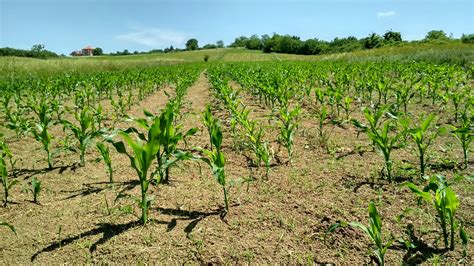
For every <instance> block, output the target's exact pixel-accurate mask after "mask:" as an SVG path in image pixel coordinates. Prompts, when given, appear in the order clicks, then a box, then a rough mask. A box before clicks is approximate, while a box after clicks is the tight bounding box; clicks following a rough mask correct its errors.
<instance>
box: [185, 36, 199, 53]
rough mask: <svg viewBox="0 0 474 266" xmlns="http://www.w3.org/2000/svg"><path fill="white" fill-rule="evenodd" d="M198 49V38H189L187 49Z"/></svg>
mask: <svg viewBox="0 0 474 266" xmlns="http://www.w3.org/2000/svg"><path fill="white" fill-rule="evenodd" d="M197 49H199V45H198V40H196V39H194V38H193V39H189V40H188V41H187V42H186V50H188V51H193V50H197Z"/></svg>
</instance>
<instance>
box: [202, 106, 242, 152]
mask: <svg viewBox="0 0 474 266" xmlns="http://www.w3.org/2000/svg"><path fill="white" fill-rule="evenodd" d="M202 121H203V123H204V126H205V127H206V128H207V132H208V133H209V143H211V151H212V149H213V145H212V129H213V128H214V127H215V123H216V122H217V119H214V117H213V116H212V110H211V105H210V104H207V105H206V109H204V112H203V114H202ZM233 121H235V120H233Z"/></svg>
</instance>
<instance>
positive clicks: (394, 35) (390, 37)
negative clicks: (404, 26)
mask: <svg viewBox="0 0 474 266" xmlns="http://www.w3.org/2000/svg"><path fill="white" fill-rule="evenodd" d="M383 39H384V41H385V42H387V43H396V42H401V41H402V34H401V33H400V32H396V31H392V30H389V31H387V32H385V34H384V35H383Z"/></svg>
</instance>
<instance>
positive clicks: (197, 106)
mask: <svg viewBox="0 0 474 266" xmlns="http://www.w3.org/2000/svg"><path fill="white" fill-rule="evenodd" d="M168 89H169V90H171V89H170V88H168ZM236 89H238V88H237V87H236ZM242 95H243V99H242V100H243V102H244V103H245V104H246V105H248V107H249V108H250V109H251V110H253V112H254V114H252V118H254V119H257V120H258V121H260V124H261V125H265V126H269V125H272V127H268V128H267V133H266V139H268V140H269V141H270V143H271V145H272V147H273V150H274V151H275V153H276V154H277V157H278V158H279V161H280V163H275V165H274V166H273V167H272V169H271V171H270V174H269V176H268V178H262V173H263V172H264V171H263V169H260V170H258V169H256V168H255V167H249V166H248V163H247V159H246V157H245V155H246V153H242V152H239V151H236V150H234V148H233V147H232V146H233V145H232V139H231V137H230V132H229V130H228V129H225V132H224V134H225V141H224V152H225V156H226V162H227V165H226V172H227V176H228V177H229V179H231V181H230V183H231V184H232V186H231V189H230V195H231V199H230V202H231V204H230V205H231V206H230V212H229V213H228V214H227V216H226V217H225V219H224V220H221V219H220V218H219V212H220V210H221V209H222V205H223V194H222V189H221V187H220V186H219V184H218V183H217V182H216V180H214V178H213V177H212V174H211V171H210V170H209V169H208V167H207V166H205V165H199V164H198V163H196V162H185V163H182V164H180V167H175V168H173V169H172V171H171V177H170V180H171V183H170V184H168V185H159V186H157V187H155V186H153V187H151V189H150V191H149V193H150V195H153V196H154V201H153V203H152V207H151V209H150V214H149V217H150V219H151V221H150V223H149V224H147V225H146V226H142V225H140V224H139V223H138V217H139V215H140V209H139V208H138V207H137V204H136V202H135V200H134V198H138V197H139V194H140V192H139V184H138V181H137V180H138V179H137V177H136V174H135V172H134V171H133V169H132V168H131V167H130V166H129V161H128V158H126V157H125V156H122V155H119V154H118V153H116V152H113V151H111V152H112V164H113V167H114V178H115V181H116V184H115V186H114V187H111V186H110V184H108V182H107V181H108V177H107V174H106V170H105V166H104V165H103V163H102V162H100V161H99V160H97V158H98V157H99V155H98V153H97V152H96V151H95V150H94V149H90V150H89V152H88V153H87V155H86V159H87V162H86V166H85V167H78V165H77V163H75V162H77V160H78V158H79V156H78V155H77V154H74V153H64V152H63V153H61V154H60V155H57V156H56V157H55V165H56V167H55V168H54V169H53V170H47V169H45V168H46V162H45V161H44V158H45V156H43V155H44V154H43V151H42V150H41V146H40V145H39V144H38V143H37V142H35V141H34V140H33V139H32V138H30V137H28V138H26V139H21V140H18V141H13V140H12V141H11V142H10V143H9V145H10V146H11V148H12V150H13V153H14V154H15V156H18V157H19V158H21V159H22V160H21V161H20V162H19V165H18V167H19V169H20V174H19V177H18V179H19V180H20V184H19V185H17V186H16V187H14V189H13V190H12V192H11V199H10V200H11V203H10V204H9V206H8V207H7V208H0V220H1V221H7V222H9V223H11V224H13V225H14V226H15V228H16V230H17V235H14V234H13V233H10V232H9V231H8V230H7V229H6V228H0V254H1V255H0V263H1V264H29V263H39V264H63V263H72V264H84V263H127V264H137V263H151V262H161V263H164V264H171V263H172V264H177V263H185V262H192V263H206V264H207V263H232V264H234V263H236V264H244V263H249V262H254V263H269V264H270V263H271V264H276V263H281V264H296V263H310V264H311V263H335V264H346V265H352V264H364V263H370V262H372V260H373V257H372V256H371V252H370V250H371V248H372V246H371V244H370V240H369V239H368V237H367V236H365V235H364V234H363V233H362V232H361V231H359V230H357V229H353V228H341V229H338V230H336V232H335V233H333V234H328V235H326V234H325V232H326V230H327V229H328V227H329V226H330V225H331V224H333V223H335V222H337V221H360V222H362V223H364V224H367V221H368V214H367V206H368V204H369V202H370V201H371V200H372V201H374V202H375V203H376V204H377V207H378V209H379V212H380V213H381V215H382V217H383V226H384V234H385V237H386V239H389V238H390V234H392V235H393V237H394V238H395V239H398V238H400V237H404V238H406V234H405V233H404V231H405V230H406V228H407V227H409V226H410V225H413V226H414V228H415V236H416V238H417V239H418V240H419V241H420V243H419V246H420V247H421V248H420V250H419V251H416V252H413V254H412V253H411V252H409V251H407V250H406V248H404V247H403V246H402V245H401V244H400V243H398V242H396V241H395V242H394V245H393V247H392V248H391V249H390V250H389V251H388V253H387V256H386V261H387V262H388V263H389V264H399V263H401V262H402V261H403V260H405V261H406V262H409V263H422V262H428V263H435V262H441V263H457V262H458V260H459V259H460V258H461V251H462V249H461V245H460V243H457V247H456V250H455V251H451V252H446V251H444V250H443V249H442V240H441V239H436V237H437V236H438V235H439V234H440V229H439V226H438V225H437V224H436V223H435V218H434V216H435V214H434V212H433V210H432V209H431V206H427V205H426V204H425V205H422V206H421V207H417V205H416V199H415V197H414V196H413V195H412V194H410V193H409V192H407V190H406V189H405V188H402V187H400V186H399V183H394V184H389V183H387V182H384V181H382V180H381V179H380V178H379V175H380V174H379V172H380V169H381V167H382V165H383V160H382V157H381V156H380V155H379V154H377V153H376V152H373V151H372V150H371V148H370V145H369V144H370V142H369V141H368V140H367V139H366V138H365V137H364V136H359V137H357V132H356V130H355V129H354V128H353V127H352V126H350V125H349V124H345V125H343V127H338V126H332V125H327V128H329V129H330V132H331V135H330V142H329V149H326V148H322V147H321V146H320V145H319V144H318V141H317V137H316V121H315V118H314V117H312V116H311V114H310V112H309V110H305V112H304V113H303V118H302V122H301V124H302V126H301V128H300V129H299V133H298V134H297V137H296V141H295V156H294V163H293V164H292V165H288V164H286V163H285V162H286V151H285V150H284V148H281V149H279V147H278V146H279V144H278V143H277V141H276V139H277V134H278V129H277V128H276V126H275V120H274V119H271V117H270V119H269V116H270V115H271V111H270V109H268V108H266V107H264V106H263V105H261V104H260V103H258V102H257V101H256V100H255V99H253V98H252V97H250V96H249V95H246V94H245V93H243V94H242ZM185 99H186V102H185V105H184V107H183V109H182V111H181V113H180V115H181V118H180V124H181V125H182V126H183V128H182V129H183V130H185V131H186V130H188V129H189V128H191V127H197V128H198V129H199V132H198V133H197V134H196V135H195V136H193V137H191V138H190V139H189V141H188V147H194V146H201V147H206V146H207V145H208V142H209V141H208V137H207V132H206V130H205V128H204V127H203V124H202V122H201V118H200V113H201V112H202V110H204V106H205V104H207V103H209V104H212V106H213V107H214V108H213V109H214V110H215V115H216V116H218V117H219V118H220V119H221V120H223V122H224V124H225V121H226V120H228V118H229V114H228V112H227V110H225V108H224V107H223V106H221V105H220V103H219V102H218V101H217V100H216V99H214V98H213V97H212V95H211V90H210V85H209V83H208V81H207V79H206V76H205V74H204V73H203V74H201V76H200V78H199V79H198V81H197V82H196V84H194V85H193V86H192V87H191V88H189V91H188V95H187V96H186V97H185ZM166 102H167V97H166V96H165V95H164V93H163V92H162V90H160V91H158V92H156V93H154V94H152V95H150V96H149V97H148V98H147V99H146V100H145V101H143V102H141V103H140V105H136V106H134V107H133V108H132V109H131V110H130V111H129V112H128V114H129V115H131V116H133V117H140V116H142V109H147V110H150V111H155V112H156V111H157V110H158V109H159V108H162V107H164V105H165V104H166ZM356 109H357V107H354V110H353V111H354V112H353V115H355V116H357V115H358V113H360V112H358V111H356ZM127 125H128V124H126V123H121V124H119V126H121V127H126V126H127ZM54 133H55V134H57V135H58V140H59V139H61V134H64V133H61V131H59V130H58V131H55V132H54ZM62 137H64V136H62ZM58 140H57V141H58ZM451 143H454V144H452V145H451ZM356 145H360V146H361V147H362V150H361V151H362V152H361V153H359V152H357V151H356V148H355V147H356ZM454 146H455V142H454V141H453V140H452V139H447V138H445V139H440V140H439V141H438V143H437V145H436V146H435V147H436V148H434V149H433V154H435V155H436V157H433V158H434V160H437V161H438V162H439V161H442V159H443V158H451V159H452V158H456V159H459V158H460V154H459V153H458V151H459V150H458V148H455V147H454ZM278 150H280V151H279V152H278ZM405 150H406V149H405ZM32 151H33V152H32ZM247 155H248V154H247ZM394 158H395V160H396V161H397V165H396V168H397V169H401V167H402V166H403V167H406V166H412V167H415V168H416V166H417V164H416V162H417V158H416V156H414V155H413V153H412V152H410V150H408V151H401V150H397V151H395V157H394ZM471 161H472V160H471ZM472 170H473V164H472V162H471V163H470V166H469V168H468V169H467V170H465V173H471V174H472ZM407 171H408V170H407ZM396 172H397V175H406V174H407V173H406V172H403V171H401V170H397V171H396ZM442 172H443V173H445V174H446V175H447V176H449V177H452V172H451V171H448V170H443V171H442ZM33 176H35V177H37V178H38V179H39V180H40V181H41V182H42V185H43V191H42V193H41V195H40V197H39V202H40V203H39V204H34V203H32V202H31V201H30V200H31V199H32V195H31V194H29V193H27V192H25V190H26V189H27V187H28V181H29V180H30V179H31V178H32V177H33ZM455 190H456V191H457V192H458V193H459V195H460V198H461V207H460V210H459V213H458V217H459V218H460V219H461V220H463V221H465V227H466V229H467V231H468V232H469V233H470V235H471V236H472V235H474V226H473V224H472V221H473V218H474V212H473V210H474V193H473V191H474V190H473V186H472V184H469V183H467V182H462V183H460V184H458V185H456V186H455ZM407 207H412V208H413V211H412V212H411V213H409V214H407V215H406V217H405V218H404V219H402V220H401V221H397V220H396V217H397V216H398V215H400V214H401V213H403V211H404V210H405V209H406V208H407ZM423 245H425V246H423ZM468 255H469V256H468V258H467V260H466V262H467V263H469V262H470V261H471V260H472V245H471V246H470V247H469V250H468Z"/></svg>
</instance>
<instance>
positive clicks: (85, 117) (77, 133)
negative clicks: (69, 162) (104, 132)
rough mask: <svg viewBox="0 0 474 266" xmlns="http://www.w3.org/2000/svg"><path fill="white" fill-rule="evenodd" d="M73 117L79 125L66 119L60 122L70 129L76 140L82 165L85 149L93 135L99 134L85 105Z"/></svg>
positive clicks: (83, 163)
mask: <svg viewBox="0 0 474 266" xmlns="http://www.w3.org/2000/svg"><path fill="white" fill-rule="evenodd" d="M75 117H76V120H77V122H79V126H77V125H75V124H74V123H72V122H70V121H67V120H63V121H62V123H63V124H64V126H65V127H67V128H69V129H70V130H71V131H72V133H73V134H74V137H75V138H76V140H77V141H78V148H79V159H80V163H81V165H82V166H84V165H85V158H84V157H85V153H86V150H87V148H88V147H89V145H90V143H91V141H92V140H93V139H94V137H96V136H99V134H100V132H99V131H97V130H96V128H95V126H94V118H93V116H92V114H91V113H90V112H89V109H88V108H87V107H84V109H82V110H81V112H80V113H79V114H77V113H76V115H75Z"/></svg>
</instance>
